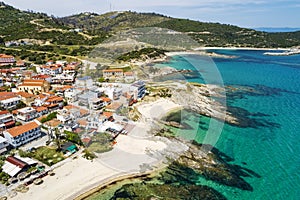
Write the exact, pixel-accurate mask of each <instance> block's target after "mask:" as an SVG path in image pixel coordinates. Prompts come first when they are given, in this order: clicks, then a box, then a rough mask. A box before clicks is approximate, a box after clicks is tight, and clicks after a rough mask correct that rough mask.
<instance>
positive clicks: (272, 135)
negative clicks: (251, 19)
mask: <svg viewBox="0 0 300 200" xmlns="http://www.w3.org/2000/svg"><path fill="white" fill-rule="evenodd" d="M214 52H216V53H220V54H225V55H234V56H237V58H233V59H224V58H216V59H213V60H210V59H207V58H205V57H201V56H197V55H185V56H174V57H173V59H171V60H170V61H169V62H167V63H163V64H159V65H157V66H172V67H174V68H176V69H191V70H195V69H196V70H195V74H194V76H187V77H185V78H186V79H187V80H188V81H190V82H201V83H203V82H206V83H207V80H208V82H209V83H213V82H214V77H217V76H218V74H216V71H214V70H213V68H215V67H216V69H217V71H218V72H219V73H220V75H221V77H222V80H223V82H224V84H225V85H232V86H234V87H250V88H252V89H253V90H254V91H259V95H255V93H252V92H249V91H242V92H239V93H237V94H234V93H233V94H228V95H227V105H228V106H236V107H239V108H243V109H245V110H246V111H248V112H250V113H251V115H250V116H249V117H250V120H251V119H252V120H253V123H252V126H251V127H246V128H240V127H235V126H231V125H228V124H225V126H224V128H223V130H222V134H221V136H220V137H219V139H218V140H217V143H216V147H217V148H218V149H219V150H221V151H223V152H224V153H226V154H227V155H228V156H230V157H232V158H233V159H234V161H233V162H232V163H233V164H237V165H240V166H243V167H245V168H247V169H250V170H253V171H254V172H256V173H257V174H259V175H260V176H261V177H260V178H258V177H245V178H244V179H245V180H246V181H247V182H248V183H249V184H250V185H251V186H252V187H253V191H243V190H240V189H236V188H231V187H228V186H223V185H219V184H217V183H214V182H211V181H207V180H204V179H203V178H201V177H199V183H200V184H206V185H209V186H212V187H213V188H215V189H216V190H218V191H219V192H221V193H222V194H224V195H225V196H226V197H227V198H228V199H300V190H299V188H300V144H299V141H300V125H299V124H300V55H294V56H280V57H279V56H278V57H277V56H267V55H263V53H264V52H265V51H249V50H214ZM199 74H200V75H199ZM217 79H218V78H217ZM215 83H218V84H219V80H217V81H215ZM240 114H241V115H243V114H245V113H240ZM194 118H195V117H192V118H189V119H188V121H186V122H187V123H189V124H190V125H191V126H193V127H194V130H192V131H191V130H189V131H182V132H181V133H180V134H182V135H189V134H191V132H196V133H197V136H196V140H197V141H198V142H200V143H201V142H204V143H207V141H208V140H205V139H204V138H205V136H207V134H208V132H207V129H208V122H209V120H210V119H208V118H205V117H201V122H202V123H201V125H199V123H197V119H194ZM210 128H213V127H210ZM210 134H211V133H210Z"/></svg>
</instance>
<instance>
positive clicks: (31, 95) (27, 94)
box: [18, 92, 34, 98]
mask: <svg viewBox="0 0 300 200" xmlns="http://www.w3.org/2000/svg"><path fill="white" fill-rule="evenodd" d="M18 95H20V96H22V97H24V98H30V97H34V95H33V94H30V93H28V92H18Z"/></svg>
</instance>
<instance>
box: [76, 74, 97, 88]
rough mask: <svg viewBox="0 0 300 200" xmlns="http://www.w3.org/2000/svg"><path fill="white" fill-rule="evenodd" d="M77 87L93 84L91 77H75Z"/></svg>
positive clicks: (87, 86)
mask: <svg viewBox="0 0 300 200" xmlns="http://www.w3.org/2000/svg"><path fill="white" fill-rule="evenodd" d="M75 85H76V86H77V87H86V88H91V87H92V86H93V79H92V78H91V77H90V76H85V77H82V78H77V79H76V81H75Z"/></svg>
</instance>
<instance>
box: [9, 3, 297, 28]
mask: <svg viewBox="0 0 300 200" xmlns="http://www.w3.org/2000/svg"><path fill="white" fill-rule="evenodd" d="M4 2H5V3H7V4H10V5H12V6H14V7H17V8H19V9H22V10H34V11H39V12H45V13H48V14H53V15H55V16H67V15H72V14H76V13H80V12H86V11H89V12H96V13H105V12H108V11H109V10H110V7H112V9H113V10H120V11H123V10H132V11H140V12H157V13H161V14H165V15H168V16H172V17H180V18H188V19H194V20H199V21H206V22H220V23H225V24H234V25H238V26H242V27H250V28H254V27H297V28H298V27H300V20H299V19H300V1H299V0H185V1H183V0H151V1H145V0H50V1H49V0H4Z"/></svg>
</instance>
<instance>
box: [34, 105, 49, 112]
mask: <svg viewBox="0 0 300 200" xmlns="http://www.w3.org/2000/svg"><path fill="white" fill-rule="evenodd" d="M34 109H35V110H36V111H37V112H42V111H44V110H48V108H46V107H44V106H40V107H36V108H34Z"/></svg>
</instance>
